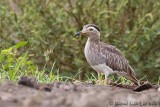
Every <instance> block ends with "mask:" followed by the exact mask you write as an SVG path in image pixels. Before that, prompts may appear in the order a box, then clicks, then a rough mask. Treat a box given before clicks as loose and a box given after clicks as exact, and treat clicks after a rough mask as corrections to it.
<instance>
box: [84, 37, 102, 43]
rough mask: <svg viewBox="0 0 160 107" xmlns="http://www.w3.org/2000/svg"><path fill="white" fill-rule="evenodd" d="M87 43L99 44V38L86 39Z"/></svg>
mask: <svg viewBox="0 0 160 107" xmlns="http://www.w3.org/2000/svg"><path fill="white" fill-rule="evenodd" d="M87 42H90V43H99V42H100V38H99V37H88V40H87Z"/></svg>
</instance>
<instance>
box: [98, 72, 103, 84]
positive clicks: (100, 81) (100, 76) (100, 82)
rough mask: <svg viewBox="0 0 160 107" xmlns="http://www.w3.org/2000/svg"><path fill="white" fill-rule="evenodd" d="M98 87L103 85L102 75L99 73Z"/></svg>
mask: <svg viewBox="0 0 160 107" xmlns="http://www.w3.org/2000/svg"><path fill="white" fill-rule="evenodd" d="M98 85H102V74H101V73H98Z"/></svg>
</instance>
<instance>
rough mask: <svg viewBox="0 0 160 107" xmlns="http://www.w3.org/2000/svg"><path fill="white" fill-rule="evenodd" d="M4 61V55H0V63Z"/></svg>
mask: <svg viewBox="0 0 160 107" xmlns="http://www.w3.org/2000/svg"><path fill="white" fill-rule="evenodd" d="M3 60H4V54H0V63H1V62H2V61H3Z"/></svg>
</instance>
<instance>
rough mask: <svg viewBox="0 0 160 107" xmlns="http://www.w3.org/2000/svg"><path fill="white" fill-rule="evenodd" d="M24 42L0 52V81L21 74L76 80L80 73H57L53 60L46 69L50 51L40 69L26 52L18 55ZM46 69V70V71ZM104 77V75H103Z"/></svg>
mask: <svg viewBox="0 0 160 107" xmlns="http://www.w3.org/2000/svg"><path fill="white" fill-rule="evenodd" d="M26 44H27V43H26V42H19V43H18V44H16V45H15V46H12V47H10V48H8V49H4V50H2V51H1V53H0V63H1V65H0V81H3V80H5V79H9V80H12V81H17V80H18V79H19V78H20V77H21V76H24V75H25V76H30V77H35V78H36V79H37V80H38V81H39V82H42V83H50V82H53V81H64V82H67V81H72V82H75V81H78V82H79V80H77V79H76V77H77V76H78V75H79V74H80V73H81V71H79V72H78V73H77V74H76V75H74V76H70V77H68V76H62V75H60V73H59V69H55V64H56V62H54V63H53V64H52V66H51V69H50V70H49V71H48V69H49V68H46V65H47V62H48V61H49V59H50V58H49V54H51V53H52V51H50V50H47V51H46V52H45V53H44V56H45V59H44V60H45V61H46V62H45V65H44V67H43V69H42V70H40V69H39V68H38V66H36V65H35V64H34V63H33V62H32V61H31V60H29V56H28V52H25V53H23V54H21V55H18V51H17V50H18V49H19V48H21V47H23V46H25V45H26ZM46 71H47V72H46ZM85 76H86V80H85V81H83V82H87V83H96V82H97V76H96V75H94V74H93V73H91V75H90V76H88V75H86V74H85ZM103 78H104V77H103ZM109 78H110V79H111V80H112V81H114V82H116V83H121V84H131V81H130V80H128V79H126V78H125V77H122V76H114V75H110V76H109ZM140 80H147V77H146V76H145V77H143V78H141V79H140ZM157 85H160V77H159V79H158V82H157Z"/></svg>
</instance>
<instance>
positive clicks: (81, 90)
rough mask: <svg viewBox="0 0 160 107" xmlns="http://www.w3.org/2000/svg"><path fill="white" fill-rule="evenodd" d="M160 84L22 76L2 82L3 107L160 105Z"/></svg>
mask: <svg viewBox="0 0 160 107" xmlns="http://www.w3.org/2000/svg"><path fill="white" fill-rule="evenodd" d="M159 87H160V86H156V85H152V84H150V83H144V84H143V85H141V86H127V85H117V84H113V83H112V84H111V85H108V86H99V85H94V84H86V83H70V82H68V83H65V82H54V83H50V84H41V83H38V82H37V81H36V80H35V79H34V78H29V77H25V76H23V77H21V79H20V80H19V82H18V83H14V82H12V81H7V80H6V81H4V82H2V83H1V84H0V107H160V88H159Z"/></svg>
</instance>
